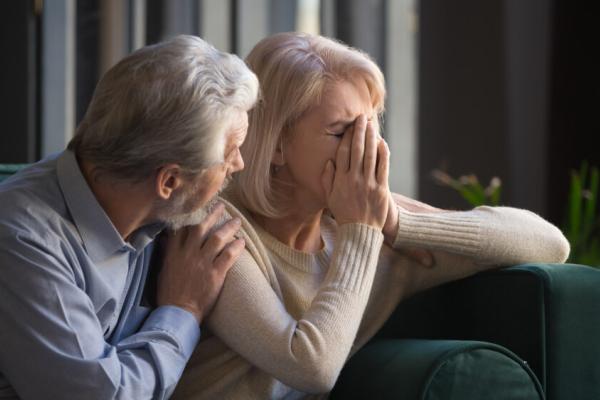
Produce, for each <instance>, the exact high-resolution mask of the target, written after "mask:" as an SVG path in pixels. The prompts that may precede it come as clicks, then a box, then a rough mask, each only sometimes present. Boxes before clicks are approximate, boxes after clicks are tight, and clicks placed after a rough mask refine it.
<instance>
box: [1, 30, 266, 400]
mask: <svg viewBox="0 0 600 400" xmlns="http://www.w3.org/2000/svg"><path fill="white" fill-rule="evenodd" d="M257 91H258V82H257V79H256V77H255V76H254V74H253V73H252V72H251V71H250V70H249V69H248V68H247V67H246V66H245V65H244V63H243V62H242V61H241V60H240V59H239V58H238V57H236V56H233V55H230V54H226V53H222V52H219V51H217V50H216V49H215V48H213V47H212V46H210V45H208V44H207V43H205V42H203V41H202V40H200V39H199V38H196V37H191V36H179V37H176V38H174V39H172V40H170V41H167V42H164V43H160V44H157V45H154V46H148V47H145V48H143V49H140V50H138V51H136V52H135V53H133V54H131V55H130V56H128V57H126V58H125V59H123V60H122V61H121V62H120V63H118V64H117V65H116V66H115V67H113V68H112V69H111V70H110V71H108V72H107V73H106V75H105V76H104V77H103V78H102V80H101V81H100V83H99V84H98V86H97V88H96V91H95V93H94V97H93V99H92V102H91V104H90V107H89V109H88V110H87V113H86V115H85V118H84V119H83V121H82V122H81V124H80V125H79V127H78V129H77V133H76V135H75V137H74V138H73V140H72V141H71V142H70V143H69V146H68V149H67V150H65V151H64V152H62V153H60V154H58V155H55V156H51V157H48V158H46V159H44V160H42V161H40V162H38V163H36V164H34V165H32V166H30V167H29V168H27V169H25V170H23V171H21V172H20V173H19V174H17V175H15V176H14V177H12V178H10V179H9V180H7V181H5V182H4V183H3V184H2V185H0V204H2V206H1V207H0V398H4V397H21V398H47V399H67V398H77V399H82V398H86V399H113V398H123V399H144V398H159V399H162V398H167V397H168V396H169V395H170V394H171V393H172V391H173V389H174V387H175V385H176V384H177V381H178V379H179V377H180V375H181V373H182V370H183V368H184V366H185V364H186V362H187V361H188V358H189V357H190V354H191V353H192V350H193V348H194V347H195V345H196V343H197V342H198V339H199V337H200V323H201V321H202V320H203V318H204V317H205V316H206V315H207V314H208V313H209V312H210V310H211V307H212V306H213V304H214V302H215V300H216V298H217V296H218V294H219V292H220V290H221V286H222V284H223V279H224V277H225V274H226V273H227V270H228V269H229V268H230V266H231V265H232V264H233V262H234V261H235V259H236V258H237V257H238V255H239V254H240V253H241V251H242V249H243V247H244V242H243V240H242V239H236V237H235V234H236V232H237V231H238V229H239V221H237V220H230V221H227V222H225V223H223V224H221V223H217V221H219V220H220V214H221V212H222V209H223V207H222V206H221V205H219V204H216V205H214V207H211V208H212V211H211V212H208V211H207V209H208V207H207V205H208V204H209V203H211V200H212V199H213V198H214V197H215V195H216V194H217V193H218V191H219V190H220V189H221V188H222V186H223V184H224V181H225V180H226V179H227V177H228V176H229V175H231V174H232V173H233V172H235V171H238V170H240V169H242V168H243V166H244V164H243V161H242V158H241V155H240V153H239V147H240V145H241V144H242V142H243V141H244V138H245V135H246V129H247V124H248V121H247V111H248V109H250V108H251V107H252V106H253V104H254V102H255V101H256V97H257ZM190 225H191V226H190ZM164 228H168V229H166V231H168V232H169V233H168V234H166V235H165V236H166V239H165V242H164V243H161V245H160V246H159V245H157V244H155V242H156V240H155V238H156V236H157V234H159V233H160V232H161V231H163V229H164ZM161 236H162V235H161ZM156 250H160V253H161V256H160V257H157V256H156V254H157V253H158V251H156ZM153 254H154V255H155V256H154V257H153ZM158 270H160V273H159V274H158V278H157V280H156V284H155V285H153V284H151V283H152V282H153V280H152V279H150V278H151V277H152V276H154V273H155V272H156V271H158Z"/></svg>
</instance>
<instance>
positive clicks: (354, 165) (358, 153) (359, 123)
mask: <svg viewBox="0 0 600 400" xmlns="http://www.w3.org/2000/svg"><path fill="white" fill-rule="evenodd" d="M366 129H367V118H366V117H365V116H364V115H363V114H361V115H360V116H359V117H358V118H357V119H356V121H355V122H354V134H353V135H352V153H351V155H350V170H351V171H354V172H356V173H361V174H362V171H363V163H364V155H365V134H366V132H365V131H366Z"/></svg>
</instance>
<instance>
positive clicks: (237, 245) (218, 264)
mask: <svg viewBox="0 0 600 400" xmlns="http://www.w3.org/2000/svg"><path fill="white" fill-rule="evenodd" d="M245 246H246V241H245V240H244V239H236V240H234V241H233V242H231V243H229V244H228V245H227V246H225V248H224V249H223V251H221V253H220V254H219V255H218V256H217V258H215V262H214V263H213V266H214V267H215V268H216V269H218V270H219V271H221V272H222V273H227V271H229V269H230V268H231V266H232V265H233V263H234V262H235V260H237V259H238V257H239V256H240V254H242V251H243V250H244V247H245Z"/></svg>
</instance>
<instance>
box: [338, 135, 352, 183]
mask: <svg viewBox="0 0 600 400" xmlns="http://www.w3.org/2000/svg"><path fill="white" fill-rule="evenodd" d="M352 132H353V127H352V126H349V127H348V128H346V131H345V133H344V137H343V138H342V141H341V143H340V145H339V147H338V149H337V153H336V155H335V169H336V171H340V172H346V171H348V169H350V146H351V145H352V134H353V133H352Z"/></svg>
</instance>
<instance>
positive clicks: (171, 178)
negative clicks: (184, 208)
mask: <svg viewBox="0 0 600 400" xmlns="http://www.w3.org/2000/svg"><path fill="white" fill-rule="evenodd" d="M183 184H184V181H183V171H182V170H181V167H180V166H179V165H178V164H167V165H163V166H162V167H160V168H159V169H158V171H157V172H156V178H155V182H154V190H155V193H156V195H157V196H158V197H160V198H161V199H163V200H168V199H170V198H171V196H172V195H173V192H175V191H176V190H178V189H180V188H181V187H182V186H183Z"/></svg>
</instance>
